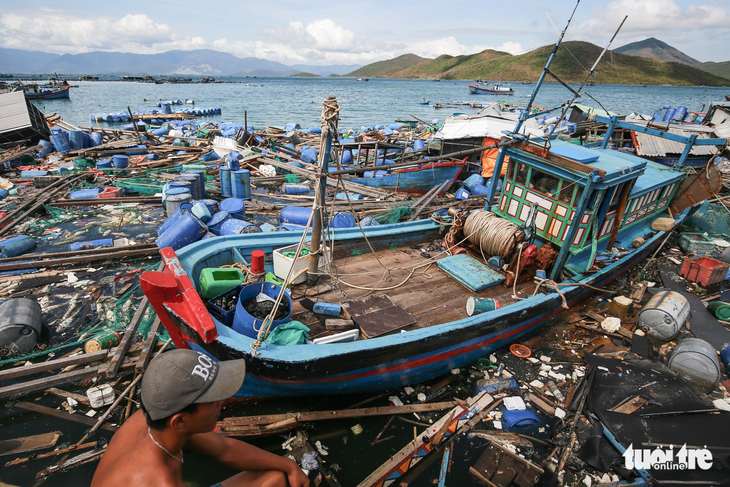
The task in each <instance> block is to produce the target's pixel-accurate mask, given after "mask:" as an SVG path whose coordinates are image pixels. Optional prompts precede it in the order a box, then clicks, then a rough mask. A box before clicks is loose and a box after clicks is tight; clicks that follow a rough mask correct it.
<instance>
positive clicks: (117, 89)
mask: <svg viewBox="0 0 730 487" xmlns="http://www.w3.org/2000/svg"><path fill="white" fill-rule="evenodd" d="M246 83H252V84H254V86H251V85H248V84H246ZM468 83H469V82H467V81H441V82H434V81H430V80H386V79H371V80H370V81H368V82H363V81H356V80H355V79H352V78H257V79H246V80H245V82H242V81H236V82H230V83H227V82H226V83H213V84H162V85H156V84H151V83H138V82H125V81H79V82H73V83H72V84H73V85H75V86H77V87H74V88H72V89H71V97H70V99H68V100H40V101H36V102H34V103H36V105H37V106H38V107H39V108H41V110H42V111H43V112H44V113H46V114H48V113H52V112H56V113H58V114H59V115H61V116H62V117H63V118H64V120H66V121H67V122H70V123H72V124H74V125H79V126H84V127H87V126H93V125H98V124H92V122H91V121H90V115H91V114H92V113H99V112H115V111H126V109H127V107H130V108H131V109H132V110H133V111H134V110H151V109H154V108H157V106H156V103H157V102H158V101H160V100H169V99H181V100H186V99H192V100H194V101H195V106H196V107H206V108H207V107H220V108H221V109H222V114H221V115H219V116H216V117H208V119H210V120H220V121H226V122H236V123H243V122H244V118H245V117H246V116H247V117H248V122H249V125H254V127H256V128H263V127H265V126H267V125H271V126H284V125H286V124H287V123H298V124H300V125H301V126H302V127H303V128H306V127H311V126H319V125H320V116H321V111H322V101H323V100H324V99H325V97H327V96H330V95H331V96H335V97H336V98H337V101H338V102H339V105H340V109H341V110H340V124H339V126H340V128H341V129H348V128H360V127H361V126H363V125H373V124H388V123H392V122H394V121H395V120H396V119H401V118H412V116H415V117H418V118H421V119H423V120H426V121H428V122H431V121H432V120H434V119H438V120H444V119H445V118H447V117H449V116H451V115H452V114H453V113H454V112H463V113H476V111H477V110H474V109H469V108H468V107H464V108H459V109H458V110H454V109H434V108H433V107H432V106H431V105H421V104H420V101H421V100H422V99H423V98H426V99H427V100H429V101H431V102H440V103H450V102H454V101H466V102H468V101H475V102H477V103H486V102H488V101H493V100H498V99H502V100H505V101H508V102H512V103H525V102H526V101H527V100H528V99H529V96H530V94H531V93H532V90H533V89H534V87H535V84H534V83H533V84H513V85H512V86H513V88H515V94H514V95H513V96H505V97H498V96H494V95H470V94H469V90H468V87H467V85H468ZM577 87H578V86H577V85H574V86H573V88H574V89H577ZM586 91H587V92H588V93H589V94H590V95H592V96H593V97H594V98H595V99H596V100H597V101H598V102H600V104H601V105H603V107H605V108H606V109H607V110H610V111H613V112H616V113H619V114H628V113H631V112H637V113H644V114H649V115H651V114H653V113H654V111H655V110H656V109H657V108H659V107H661V106H663V105H665V104H670V105H672V106H674V107H676V106H680V105H681V106H685V107H687V108H688V109H689V110H690V111H701V110H702V107H703V105H704V106H705V107H707V106H709V103H710V102H712V101H720V100H724V99H725V94H730V88H706V87H677V86H647V87H643V86H628V85H596V86H590V87H586ZM571 96H572V95H571V93H570V92H569V91H567V90H566V89H565V88H564V87H563V86H561V85H559V84H557V83H546V84H544V85H543V87H542V89H541V91H540V93H539V95H538V97H537V103H538V104H540V105H543V106H546V107H549V108H553V107H557V106H559V105H560V104H562V103H565V102H566V101H568V100H570V98H571ZM578 101H579V102H580V103H583V104H586V105H590V106H599V105H598V103H597V102H596V101H594V100H592V99H590V98H589V97H588V96H583V97H582V98H581V99H579V100H578ZM173 108H181V107H180V106H175V107H173Z"/></svg>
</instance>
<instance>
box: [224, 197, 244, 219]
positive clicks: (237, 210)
mask: <svg viewBox="0 0 730 487" xmlns="http://www.w3.org/2000/svg"><path fill="white" fill-rule="evenodd" d="M218 208H220V209H221V210H223V211H227V212H228V213H230V215H231V217H233V218H239V219H241V220H243V219H244V218H246V202H245V201H243V200H242V199H241V198H225V199H223V200H221V202H220V203H219V204H218Z"/></svg>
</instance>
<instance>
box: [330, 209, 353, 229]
mask: <svg viewBox="0 0 730 487" xmlns="http://www.w3.org/2000/svg"><path fill="white" fill-rule="evenodd" d="M330 226H331V227H333V228H352V227H354V226H357V222H356V221H355V217H354V216H352V215H351V214H350V213H347V212H346V211H343V212H340V213H337V214H336V215H335V216H333V217H332V218H331V219H330Z"/></svg>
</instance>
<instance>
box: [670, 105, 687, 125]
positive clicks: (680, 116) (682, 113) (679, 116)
mask: <svg viewBox="0 0 730 487" xmlns="http://www.w3.org/2000/svg"><path fill="white" fill-rule="evenodd" d="M686 116H687V107H682V106H679V107H677V111H676V112H674V117H672V119H673V120H676V121H678V122H681V121H682V120H684V117H686Z"/></svg>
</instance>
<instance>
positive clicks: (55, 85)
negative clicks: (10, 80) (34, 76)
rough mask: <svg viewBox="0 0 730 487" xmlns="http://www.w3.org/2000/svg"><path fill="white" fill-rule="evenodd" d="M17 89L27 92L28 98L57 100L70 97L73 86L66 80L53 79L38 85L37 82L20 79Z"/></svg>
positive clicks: (26, 96)
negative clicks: (45, 83) (25, 81)
mask: <svg viewBox="0 0 730 487" xmlns="http://www.w3.org/2000/svg"><path fill="white" fill-rule="evenodd" d="M15 89H16V90H18V91H22V92H23V93H24V94H25V99H26V100H55V99H59V98H69V91H70V89H71V86H70V85H69V84H68V82H66V81H65V80H63V81H58V80H52V83H50V84H47V85H38V84H37V83H21V82H20V81H18V82H17V83H16V85H15Z"/></svg>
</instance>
